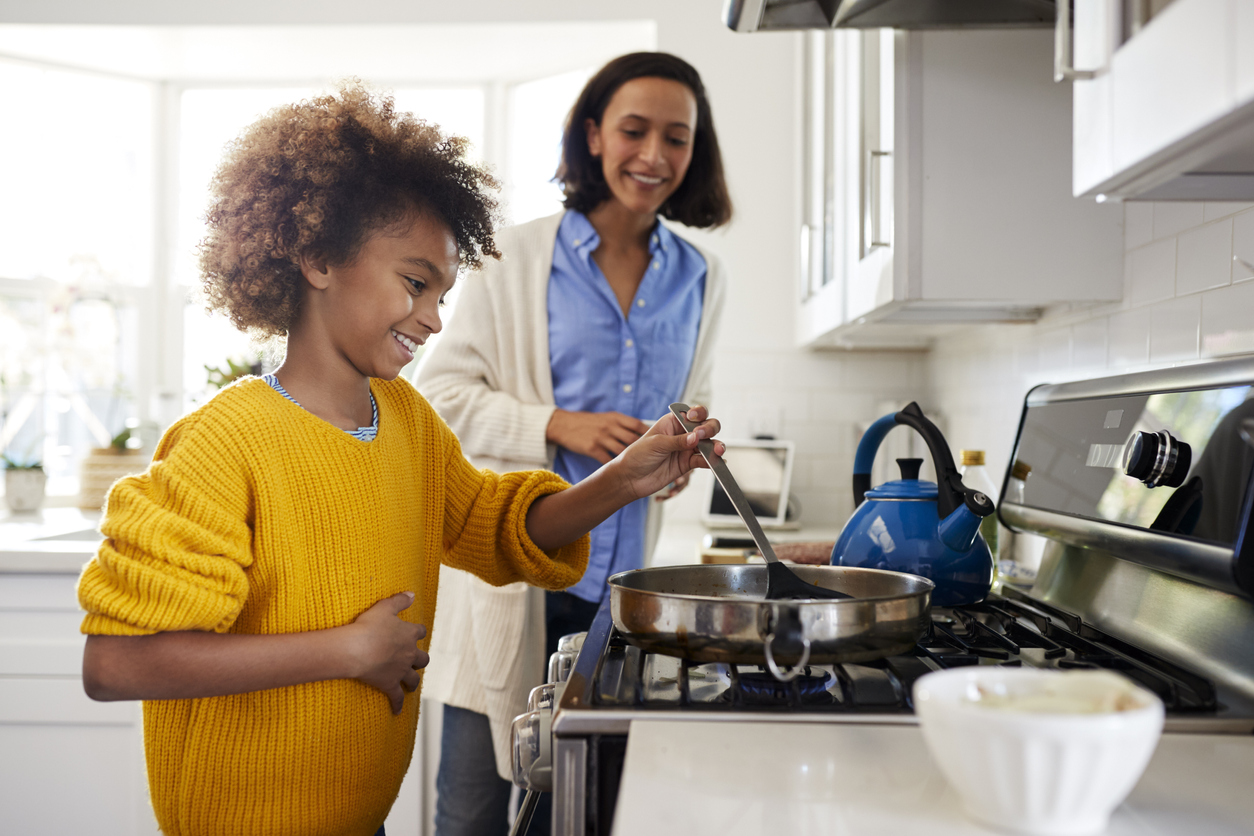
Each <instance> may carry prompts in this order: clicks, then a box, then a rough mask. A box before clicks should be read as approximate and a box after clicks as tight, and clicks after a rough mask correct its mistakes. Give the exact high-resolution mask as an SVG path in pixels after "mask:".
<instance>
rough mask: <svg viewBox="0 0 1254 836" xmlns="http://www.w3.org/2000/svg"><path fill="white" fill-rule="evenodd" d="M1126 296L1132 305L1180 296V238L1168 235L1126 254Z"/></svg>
mask: <svg viewBox="0 0 1254 836" xmlns="http://www.w3.org/2000/svg"><path fill="white" fill-rule="evenodd" d="M1123 275H1124V280H1123V281H1124V285H1123V298H1124V300H1125V301H1126V302H1127V303H1128V304H1130V305H1133V306H1135V305H1145V304H1148V303H1150V302H1161V301H1162V300H1164V299H1170V298H1171V297H1173V296H1175V295H1176V239H1175V238H1164V239H1163V240H1161V241H1155V242H1154V243H1152V244H1146V245H1145V246H1144V247H1138V248H1137V249H1135V250H1133V251H1132V252H1130V253H1128V254H1127V255H1125V256H1124V272H1123Z"/></svg>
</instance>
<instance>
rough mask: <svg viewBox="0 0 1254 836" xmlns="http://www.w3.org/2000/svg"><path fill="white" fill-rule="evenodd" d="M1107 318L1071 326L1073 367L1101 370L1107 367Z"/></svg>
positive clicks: (1098, 318)
mask: <svg viewBox="0 0 1254 836" xmlns="http://www.w3.org/2000/svg"><path fill="white" fill-rule="evenodd" d="M1106 325H1107V318H1106V317H1104V316H1102V317H1097V318H1095V319H1090V320H1088V321H1087V322H1077V323H1076V324H1075V325H1072V326H1071V367H1072V368H1073V369H1100V368H1104V367H1105V365H1106V331H1107V328H1106Z"/></svg>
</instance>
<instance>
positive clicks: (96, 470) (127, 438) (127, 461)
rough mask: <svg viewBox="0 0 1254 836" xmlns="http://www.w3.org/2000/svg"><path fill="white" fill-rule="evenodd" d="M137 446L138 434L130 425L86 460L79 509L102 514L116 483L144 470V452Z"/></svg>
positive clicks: (97, 448)
mask: <svg viewBox="0 0 1254 836" xmlns="http://www.w3.org/2000/svg"><path fill="white" fill-rule="evenodd" d="M128 423H131V422H128ZM136 423H137V422H136ZM138 444H139V436H138V434H137V433H136V432H135V431H134V429H133V428H132V427H130V426H128V427H126V428H125V429H124V430H122V432H120V433H118V434H117V435H115V436H114V437H113V439H112V440H111V441H110V442H109V446H108V447H96V448H94V449H92V451H91V452H90V453H88V454H87V456H85V457H84V458H83V463H82V467H81V469H80V475H79V487H78V507H80V508H82V509H83V510H85V511H99V510H100V509H101V508H102V507H103V506H104V501H105V497H107V496H108V495H109V488H111V487H112V486H113V483H114V482H116V481H117V480H119V479H121V478H122V477H123V476H130V475H131V474H132V473H139V472H140V471H142V470H143V469H144V460H143V458H142V456H143V452H144V451H143V450H141V449H140V448H139V446H138Z"/></svg>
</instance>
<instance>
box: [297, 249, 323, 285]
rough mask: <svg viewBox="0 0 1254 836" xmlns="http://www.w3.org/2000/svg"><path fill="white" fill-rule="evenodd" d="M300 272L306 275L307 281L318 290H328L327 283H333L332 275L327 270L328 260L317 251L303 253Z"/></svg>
mask: <svg viewBox="0 0 1254 836" xmlns="http://www.w3.org/2000/svg"><path fill="white" fill-rule="evenodd" d="M300 274H301V275H302V276H304V277H305V281H307V282H309V284H310V285H312V286H313V287H315V288H317V289H318V290H326V288H327V285H328V284H330V283H331V276H330V273H329V271H328V270H327V261H326V259H325V258H324V257H323V256H321V255H319V254H316V253H302V254H301V257H300Z"/></svg>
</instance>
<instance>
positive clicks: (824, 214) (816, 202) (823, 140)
mask: <svg viewBox="0 0 1254 836" xmlns="http://www.w3.org/2000/svg"><path fill="white" fill-rule="evenodd" d="M859 37H860V35H859V34H858V33H856V32H852V31H849V30H841V31H838V32H807V33H806V34H805V40H804V50H805V56H804V66H805V76H804V101H805V113H804V116H805V125H804V152H803V153H804V160H805V164H804V177H803V179H804V188H803V209H802V227H801V230H800V247H801V264H802V270H801V274H802V280H801V295H800V308H799V313H798V322H797V336H798V342H799V343H800V344H802V345H808V344H810V343H811V342H812V341H813V340H814V339H815V338H816V337H819V336H821V335H823V334H826V333H828V332H829V331H831V330H832V329H833V328H837V327H839V326H840V325H842V324H843V323H845V322H846V321H848V299H847V290H848V285H847V283H848V280H849V271H850V268H851V265H852V263H853V261H854V259H852V258H851V257H850V255H849V253H850V250H851V249H853V248H854V245H851V243H850V242H851V241H856V236H857V218H856V210H855V208H854V207H855V206H856V197H855V198H850V197H849V195H850V190H851V188H852V185H851V184H852V183H856V182H857V168H856V166H852V165H851V159H852V156H853V152H852V151H851V148H852V147H856V146H857V145H858V144H859V140H858V137H857V134H856V129H857V126H858V124H859V121H860V117H859V114H858V111H857V107H858V102H859V98H858V96H857V95H856V92H855V91H853V90H852V89H851V85H852V82H851V79H856V78H858V77H859V75H860V70H859V68H858V63H857V62H858V55H859V53H858V52H857V50H856V46H857V39H858V38H859Z"/></svg>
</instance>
